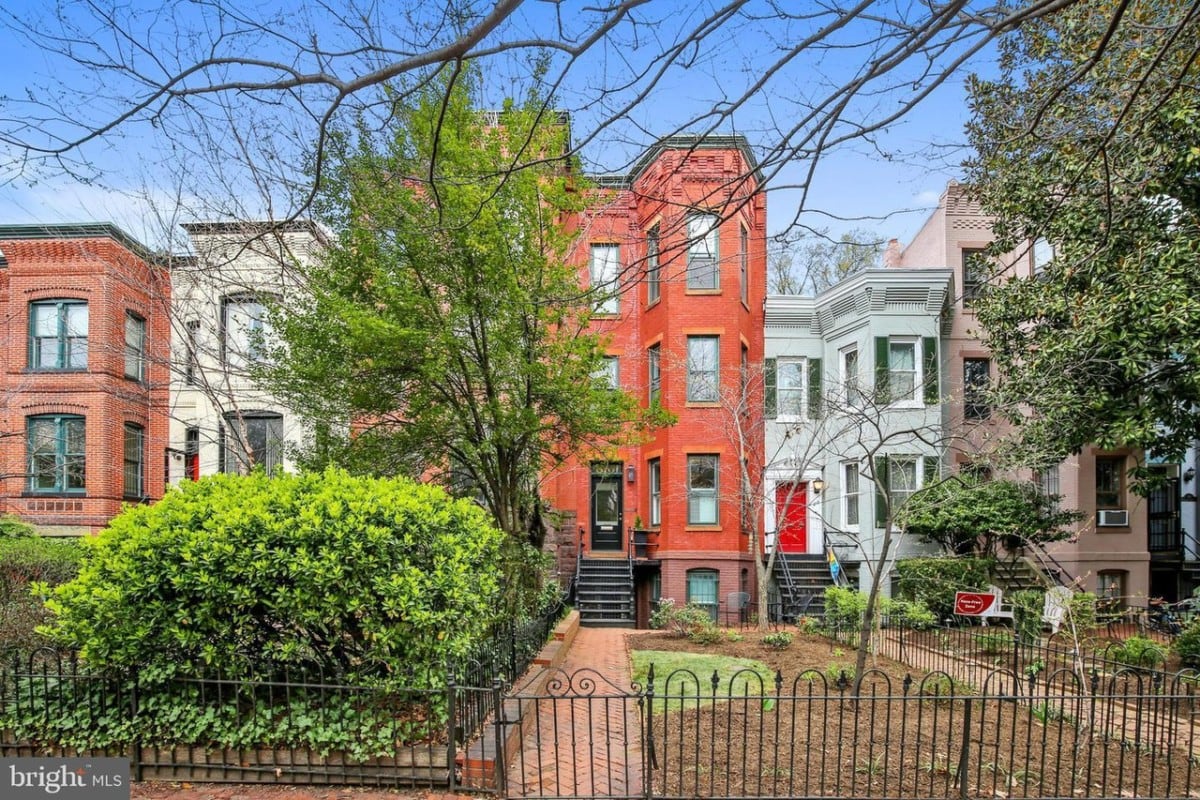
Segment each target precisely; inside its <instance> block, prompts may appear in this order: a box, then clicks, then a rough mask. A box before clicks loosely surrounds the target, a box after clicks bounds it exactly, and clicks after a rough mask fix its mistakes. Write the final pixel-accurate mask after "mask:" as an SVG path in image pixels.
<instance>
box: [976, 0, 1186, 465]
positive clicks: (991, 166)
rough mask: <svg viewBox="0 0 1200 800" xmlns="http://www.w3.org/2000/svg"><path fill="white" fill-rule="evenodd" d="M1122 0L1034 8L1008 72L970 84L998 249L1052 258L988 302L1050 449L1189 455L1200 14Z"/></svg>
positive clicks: (1027, 424)
mask: <svg viewBox="0 0 1200 800" xmlns="http://www.w3.org/2000/svg"><path fill="white" fill-rule="evenodd" d="M1110 5H1112V4H1109V3H1075V4H1071V5H1070V6H1069V7H1067V8H1065V9H1063V10H1061V11H1059V12H1057V13H1055V14H1050V15H1045V16H1042V17H1039V18H1037V19H1034V20H1030V21H1029V22H1028V23H1027V24H1025V25H1023V26H1021V28H1020V29H1019V30H1017V31H1015V32H1014V33H1012V34H1010V35H1009V37H1007V38H1006V39H1005V40H1004V46H1003V50H1002V71H1001V75H1000V76H999V78H997V79H996V80H993V81H984V80H978V79H975V80H973V81H972V83H971V98H972V104H973V112H974V118H973V121H972V123H971V124H970V126H969V135H970V138H971V142H972V144H973V145H974V147H975V149H976V151H977V153H978V155H977V157H976V158H975V159H974V160H973V161H972V162H971V163H970V164H969V165H968V178H969V181H970V182H971V183H972V184H973V185H974V189H975V192H976V193H977V195H978V197H979V199H980V201H981V202H982V205H983V208H984V209H985V211H987V212H988V213H990V214H993V215H995V227H994V229H995V232H996V235H997V241H996V244H995V247H994V249H995V250H996V252H998V253H999V252H1007V251H1011V250H1017V251H1020V252H1022V253H1024V252H1026V251H1027V249H1028V248H1030V247H1031V243H1033V242H1036V243H1037V244H1038V247H1037V248H1035V250H1034V255H1035V256H1038V255H1041V254H1042V253H1045V254H1049V253H1050V252H1051V250H1050V248H1052V253H1053V260H1051V261H1050V262H1049V263H1048V264H1046V265H1045V268H1044V271H1042V272H1041V273H1040V275H1038V276H1037V278H1036V279H1024V280H1008V281H1007V282H1003V283H998V285H996V286H995V287H994V288H993V289H991V290H990V291H989V293H988V294H987V295H986V296H985V297H983V298H982V299H980V300H979V301H978V302H977V304H976V313H977V314H978V320H979V322H980V323H981V325H982V327H983V332H984V334H985V338H986V341H987V343H988V345H989V346H990V347H991V348H992V351H993V353H994V356H995V358H996V360H997V362H998V364H999V366H1000V367H1001V373H1002V374H1003V375H1005V376H1006V379H1005V381H1004V383H1003V384H1002V385H1001V387H1000V391H1001V393H1002V394H1004V395H1005V396H1006V397H1005V399H1006V400H1007V401H1016V402H1015V403H1014V402H1006V403H1004V405H1007V406H1009V407H1012V408H1018V407H1019V406H1018V405H1017V404H1024V408H1021V410H1020V411H1019V412H1016V413H1014V414H1013V415H1012V417H1013V419H1014V420H1015V421H1017V422H1019V423H1021V424H1022V425H1023V428H1024V434H1025V436H1024V441H1025V443H1026V445H1027V446H1028V447H1029V449H1031V450H1032V451H1033V452H1034V453H1035V454H1036V455H1037V456H1038V457H1039V458H1042V459H1046V460H1054V459H1057V458H1059V457H1061V456H1063V455H1066V454H1068V453H1070V452H1072V451H1077V450H1079V449H1080V448H1081V447H1082V446H1083V445H1084V444H1086V443H1088V442H1094V443H1096V444H1099V445H1100V446H1103V447H1112V446H1117V445H1130V446H1135V447H1141V448H1145V449H1147V450H1150V451H1152V452H1154V453H1156V454H1157V455H1159V456H1163V457H1177V456H1179V455H1180V454H1181V453H1182V451H1183V450H1184V449H1186V448H1187V447H1188V446H1189V445H1190V444H1191V442H1192V441H1193V440H1194V438H1195V436H1196V431H1197V429H1198V426H1200V269H1197V264H1198V263H1200V235H1198V234H1200V228H1198V227H1197V226H1198V222H1200V220H1198V218H1197V214H1198V213H1200V95H1197V93H1196V91H1195V85H1196V81H1197V79H1198V78H1200V60H1198V59H1197V45H1196V43H1197V42H1198V41H1200V15H1197V14H1196V13H1195V8H1194V7H1192V6H1191V5H1189V4H1181V3H1164V2H1155V1H1154V0H1137V1H1135V2H1132V3H1130V4H1120V5H1119V6H1116V7H1115V10H1114V8H1110ZM1047 245H1048V246H1047ZM1029 410H1032V412H1033V413H1032V414H1029V413H1027V412H1028V411H1029Z"/></svg>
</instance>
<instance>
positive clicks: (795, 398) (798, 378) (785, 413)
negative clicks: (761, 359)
mask: <svg viewBox="0 0 1200 800" xmlns="http://www.w3.org/2000/svg"><path fill="white" fill-rule="evenodd" d="M806 372H807V370H806V359H804V358H787V357H781V358H778V359H776V360H775V402H776V415H777V416H779V417H790V418H794V419H799V418H800V417H802V416H803V415H804V397H805V382H804V377H805V373H806Z"/></svg>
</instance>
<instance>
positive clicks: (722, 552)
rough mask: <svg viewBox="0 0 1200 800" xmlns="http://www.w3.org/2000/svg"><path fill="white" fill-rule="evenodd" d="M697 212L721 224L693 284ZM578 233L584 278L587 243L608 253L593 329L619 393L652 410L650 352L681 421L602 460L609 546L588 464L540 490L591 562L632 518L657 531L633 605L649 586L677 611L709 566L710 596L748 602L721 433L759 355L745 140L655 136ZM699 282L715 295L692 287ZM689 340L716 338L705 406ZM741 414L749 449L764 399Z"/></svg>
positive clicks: (735, 451) (761, 247)
mask: <svg viewBox="0 0 1200 800" xmlns="http://www.w3.org/2000/svg"><path fill="white" fill-rule="evenodd" d="M697 214H711V215H712V218H715V219H717V220H719V223H718V227H717V234H716V242H715V244H716V249H717V252H716V254H715V265H716V266H715V269H716V273H715V279H714V276H713V275H712V274H711V273H710V274H708V275H707V276H706V277H704V278H703V279H701V280H694V281H693V282H692V285H691V286H689V278H688V264H689V253H688V249H689V243H690V242H692V243H694V242H695V241H696V238H697V237H696V236H695V235H694V234H695V230H693V235H690V236H689V230H688V225H689V219H691V218H693V217H694V216H695V215H697ZM578 227H579V230H580V236H579V240H578V244H577V246H576V247H577V249H576V252H575V253H574V256H573V258H574V261H575V263H577V264H579V267H580V270H581V271H582V273H583V275H584V276H585V278H586V277H588V276H589V275H590V264H591V260H592V249H593V246H594V245H600V246H604V245H616V247H617V248H618V252H619V265H620V272H619V276H620V277H619V286H620V292H619V299H618V301H617V304H616V305H617V307H616V309H615V313H613V314H612V315H611V316H606V317H602V318H600V319H597V321H596V322H595V323H594V324H595V327H596V329H597V330H599V331H600V332H602V333H604V334H606V335H607V336H609V337H610V340H609V348H608V352H609V354H610V355H612V356H616V357H617V358H618V365H619V366H618V373H619V382H620V385H621V387H622V388H624V389H625V390H627V391H629V392H631V393H633V394H634V395H635V396H636V397H637V398H639V399H640V401H641V402H642V404H643V405H648V403H649V402H650V401H649V390H650V387H649V381H650V378H649V369H650V367H649V358H650V356H649V352H650V349H651V348H654V347H657V349H658V354H659V355H658V358H659V365H660V376H661V399H660V402H661V404H662V406H663V407H664V408H665V409H666V410H668V411H670V412H672V413H673V414H675V416H676V417H677V422H676V423H675V424H674V425H672V426H670V427H666V428H662V429H660V430H658V431H656V432H654V433H653V435H652V436H650V438H649V439H648V440H647V441H645V442H643V443H642V444H640V445H637V446H631V447H622V448H619V449H617V450H615V451H614V452H613V453H610V454H606V456H605V460H606V462H607V463H609V464H614V465H616V467H618V468H619V471H617V470H614V472H615V474H616V475H617V478H618V480H619V485H620V502H621V510H622V513H621V516H620V524H619V525H618V526H617V527H618V528H619V530H617V531H615V532H607V533H608V534H609V536H610V540H609V541H608V542H604V541H601V540H603V538H604V536H603V535H601V537H600V539H599V540H598V539H597V537H596V534H597V531H596V530H594V529H595V528H596V527H597V526H595V525H594V524H593V515H592V512H593V508H592V503H591V500H590V498H591V486H592V480H593V477H592V472H593V471H592V466H591V464H589V463H585V462H582V461H578V462H574V463H570V464H568V465H567V466H566V467H565V468H564V469H562V470H560V471H559V472H557V473H556V474H555V475H553V476H549V477H548V480H547V482H546V485H545V494H546V496H547V498H548V499H549V500H550V501H551V504H552V506H553V507H554V508H556V509H559V510H570V511H573V512H575V513H576V515H577V519H578V525H579V526H580V528H581V529H582V531H583V534H584V547H585V551H586V552H588V553H590V554H596V555H600V554H602V553H603V552H604V551H605V550H607V551H608V553H609V554H612V555H621V554H623V553H625V552H626V551H627V550H628V548H629V547H630V537H631V534H632V530H633V528H634V527H635V525H636V524H637V523H638V522H640V523H641V526H642V527H643V528H648V529H651V530H652V531H653V533H652V534H651V536H652V538H651V542H652V543H653V545H654V547H653V549H652V553H651V555H652V557H651V559H650V561H651V565H650V566H651V568H650V569H639V571H638V576H639V583H640V584H641V585H640V586H639V590H638V591H639V596H642V597H645V596H646V594H647V593H648V592H649V591H651V587H654V588H655V589H657V590H658V591H659V592H660V594H661V596H662V597H673V598H676V599H677V600H678V601H679V602H681V603H682V602H683V601H684V599H685V598H686V596H687V572H688V570H691V569H710V570H716V571H717V572H718V574H719V582H718V587H717V592H718V596H719V597H720V598H724V597H725V596H726V595H727V594H728V593H730V592H735V591H748V592H753V591H754V575H755V570H754V559H753V556H752V555H751V553H750V552H749V542H750V539H749V535H748V532H747V531H746V530H744V529H743V525H742V521H741V513H742V512H741V502H740V492H739V490H738V487H739V486H740V479H739V470H738V468H737V464H738V458H739V455H740V454H739V446H738V444H737V438H736V437H735V436H732V435H731V420H732V414H734V413H735V411H734V408H733V405H732V404H733V403H734V402H735V401H734V399H733V398H736V397H737V396H738V395H739V393H740V385H741V380H742V371H743V362H744V363H745V364H747V365H753V364H761V362H762V357H763V333H762V331H763V299H764V297H765V295H766V198H765V195H764V194H763V192H761V191H760V188H759V184H758V182H757V172H756V164H755V162H754V159H753V156H752V155H751V154H750V152H749V149H748V148H747V146H746V143H745V141H744V140H743V139H741V137H706V138H698V137H672V138H670V139H666V140H663V141H661V142H659V143H658V144H656V145H655V146H654V147H652V148H651V149H650V150H649V151H648V152H647V153H646V154H645V155H644V156H643V157H642V159H641V160H640V161H639V162H638V163H637V165H636V166H635V167H634V170H633V172H632V173H631V174H630V175H629V176H628V177H626V178H624V179H621V180H605V181H603V182H602V184H601V188H600V189H599V190H597V192H596V197H595V200H594V202H593V203H592V205H591V209H590V210H589V211H588V212H587V213H585V214H584V215H583V216H582V218H581V219H580V220H579V222H578ZM655 231H656V232H657V234H658V239H657V241H658V253H659V257H658V265H659V276H660V279H659V281H658V282H657V289H658V296H657V297H654V296H653V293H654V281H653V277H652V276H651V275H649V274H648V272H649V270H648V265H649V264H650V263H651V258H650V257H649V249H650V247H651V244H650V237H651V236H652V235H653V233H654V232H655ZM699 274H700V273H699V272H697V273H696V275H699ZM705 282H707V283H708V284H709V285H710V286H711V288H710V287H709V286H705V287H704V288H698V287H697V286H696V285H695V284H697V283H701V284H703V283H705ZM743 282H744V288H743ZM714 284H715V285H714ZM689 337H713V338H715V340H716V349H717V359H718V360H717V379H718V384H717V387H716V388H717V391H716V397H717V399H716V400H715V401H695V400H691V401H689V399H688V388H687V387H688V339H689ZM749 407H750V408H751V409H754V410H753V412H752V415H751V418H749V419H744V422H743V428H744V430H746V431H750V432H754V434H755V438H754V440H753V444H752V445H751V446H753V447H761V437H760V432H761V429H762V420H761V413H760V411H759V410H760V409H761V402H751V403H750V404H749ZM714 455H715V456H717V457H718V467H719V469H718V478H717V487H716V490H715V492H714V494H715V496H716V497H715V501H716V518H715V522H714V523H711V524H689V522H688V461H689V457H690V456H714ZM655 459H657V460H658V463H659V464H660V465H661V518H660V520H659V521H658V524H653V523H652V520H651V513H650V503H651V500H650V482H649V474H650V463H651V461H653V460H655ZM754 460H755V461H758V460H760V459H757V458H756V459H754ZM631 468H632V471H631ZM610 469H613V468H611V467H610ZM602 533H604V532H602ZM598 545H600V546H598ZM653 562H657V563H656V564H655V563H653ZM743 573H744V576H743Z"/></svg>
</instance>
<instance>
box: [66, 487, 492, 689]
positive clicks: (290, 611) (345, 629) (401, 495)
mask: <svg viewBox="0 0 1200 800" xmlns="http://www.w3.org/2000/svg"><path fill="white" fill-rule="evenodd" d="M506 541H507V540H506V538H505V536H504V534H503V533H501V532H500V531H499V530H497V529H496V528H495V527H494V526H492V524H491V522H490V520H488V518H487V514H486V513H485V512H484V511H483V510H482V509H480V508H478V507H476V506H475V505H474V504H473V503H471V502H469V501H467V500H453V499H451V498H450V497H449V496H448V495H447V494H446V493H445V492H444V491H443V490H442V489H440V488H438V487H434V486H428V485H422V484H417V483H414V482H412V481H408V480H404V479H380V478H375V479H371V478H356V477H353V476H351V475H349V474H347V473H345V472H342V471H339V470H333V469H330V470H327V471H326V472H324V473H310V474H305V475H278V476H274V477H268V476H267V475H265V474H264V473H262V472H256V473H254V474H252V475H248V476H233V475H214V476H211V477H207V478H204V479H202V480H199V481H195V482H192V481H185V482H184V483H183V484H182V485H180V487H179V488H178V489H175V490H172V491H170V492H167V494H166V496H165V497H164V498H163V499H162V500H161V501H159V502H158V503H155V504H154V505H152V506H133V507H130V508H129V509H127V510H126V511H124V512H123V513H122V514H120V515H119V516H118V517H116V518H115V519H114V520H113V521H112V523H111V525H110V526H109V527H108V528H107V529H106V530H105V531H104V532H103V533H101V534H100V535H99V536H96V537H94V538H89V539H88V540H86V541H85V542H84V546H85V547H86V549H87V551H88V553H87V557H86V559H85V561H84V564H83V565H82V567H81V568H80V571H79V575H78V577H77V578H75V579H74V580H72V581H70V582H68V583H65V584H63V585H61V586H59V587H58V588H57V589H55V590H54V591H53V592H52V594H51V597H50V600H49V601H48V602H47V606H48V607H49V609H50V610H51V612H52V613H53V614H54V620H53V623H52V624H51V625H50V626H49V628H48V629H46V631H45V632H46V633H48V634H49V635H50V636H51V637H52V638H53V639H54V641H55V642H56V643H57V644H60V645H62V646H64V647H67V648H70V649H73V650H78V651H79V652H80V654H81V655H82V657H83V658H84V659H85V660H86V661H87V662H88V663H89V664H90V665H91V666H93V667H97V668H100V669H113V670H120V669H123V668H131V667H137V668H138V669H139V671H140V672H141V673H142V674H143V675H144V676H145V678H146V679H147V680H148V681H151V680H153V681H161V680H162V679H164V678H166V677H169V676H171V675H175V674H179V673H180V672H183V673H185V674H186V673H188V672H193V673H194V672H195V671H198V670H203V669H205V668H213V669H220V670H221V672H222V674H224V675H226V676H228V677H231V678H278V677H279V676H280V675H282V674H283V673H284V671H288V672H290V673H291V674H302V673H303V672H304V671H305V670H319V671H320V672H321V673H322V674H325V675H329V676H338V677H340V678H342V679H345V680H354V681H371V680H376V679H382V678H386V677H388V676H394V675H398V674H411V675H412V676H413V677H414V678H415V679H418V680H421V679H436V678H437V677H438V676H439V675H443V674H444V672H443V671H444V670H445V668H446V665H447V663H448V662H449V661H452V660H453V659H455V658H461V657H463V656H465V655H467V654H468V652H469V651H470V650H471V648H472V646H473V645H474V644H476V643H477V642H478V641H479V640H480V639H481V638H482V637H483V635H484V633H485V632H486V630H487V628H488V626H489V625H490V624H491V623H492V622H493V621H494V620H495V619H496V618H497V616H498V615H499V614H500V613H501V609H502V607H503V606H502V603H501V602H500V598H501V596H502V586H501V580H500V577H499V575H498V573H497V571H496V570H492V569H481V565H488V564H492V563H495V562H497V561H498V560H499V559H500V558H501V556H502V552H503V548H504V545H505V543H506Z"/></svg>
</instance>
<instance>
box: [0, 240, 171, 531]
mask: <svg viewBox="0 0 1200 800" xmlns="http://www.w3.org/2000/svg"><path fill="white" fill-rule="evenodd" d="M0 251H2V252H3V254H4V257H3V262H2V263H0V309H2V310H3V312H2V314H0V395H2V396H3V398H4V403H3V409H2V410H0V433H2V435H3V442H4V446H3V449H2V451H0V479H2V480H0V510H2V511H3V512H4V513H10V514H15V515H17V516H20V517H22V518H23V519H25V520H26V521H28V522H31V523H33V524H34V525H37V526H38V527H39V528H41V529H42V530H43V531H45V532H50V533H72V534H78V533H87V532H93V531H96V530H99V529H100V528H102V527H104V526H105V525H106V524H107V523H108V521H109V520H110V519H111V518H112V517H113V516H114V515H115V514H117V513H118V512H119V511H120V509H121V507H122V506H123V505H124V504H125V503H127V502H138V501H143V500H151V501H152V500H155V499H158V498H160V497H162V493H163V485H164V469H165V466H164V464H165V451H166V446H167V435H168V434H167V424H168V423H167V408H168V385H169V378H170V361H169V358H170V321H169V316H168V312H167V309H168V304H169V301H170V280H169V277H168V274H167V271H166V269H165V268H164V267H162V266H161V265H158V264H156V263H154V260H153V259H152V258H151V256H150V254H149V253H148V251H147V250H146V249H145V248H144V247H142V246H141V245H139V244H138V243H137V242H135V241H133V240H132V239H130V238H129V237H128V236H126V235H125V234H124V233H122V232H121V231H120V230H118V229H116V228H114V227H112V226H108V225H86V226H10V227H3V228H0ZM48 301H69V303H70V304H76V305H78V304H83V303H86V306H87V330H86V353H87V355H86V366H83V365H82V364H81V363H78V364H75V365H68V366H67V367H66V368H61V367H38V366H37V364H36V363H35V356H34V349H33V346H32V344H31V342H32V338H31V337H32V336H33V334H32V332H31V328H30V325H31V318H30V316H31V309H32V308H34V304H39V303H41V304H46V303H48ZM46 307H47V306H39V309H44V308H46ZM39 313H40V314H43V315H46V314H49V313H50V312H48V311H45V310H40V311H39ZM129 315H133V316H134V317H135V318H136V319H138V320H141V321H143V322H144V366H143V367H142V368H141V370H140V371H142V375H141V376H140V377H127V376H126V374H125V373H126V344H125V341H126V319H127V316H129ZM73 333H77V332H73ZM64 335H70V334H64ZM51 338H52V337H51ZM60 338H61V335H60ZM60 344H61V342H55V341H50V342H49V343H48V345H47V347H48V348H50V350H51V351H53V348H54V347H56V346H59V345H60ZM41 359H42V360H43V361H50V360H52V359H51V358H50V357H47V356H42V357H41ZM135 363H136V358H135ZM134 371H135V372H137V371H139V370H138V369H136V368H135V370H134ZM30 418H39V419H40V420H43V422H39V423H36V424H39V425H45V426H46V427H45V428H44V429H45V430H55V431H60V430H61V429H62V428H61V427H55V426H57V425H61V423H57V422H51V421H50V420H55V419H67V420H75V419H78V418H82V420H83V424H82V425H83V431H84V452H83V463H84V475H83V478H82V481H81V482H82V486H81V487H74V486H72V487H70V488H64V487H65V484H64V487H55V488H46V487H42V488H38V487H36V486H35V485H34V478H33V477H32V475H31V469H32V467H31V459H30V443H29V431H30V424H31V423H30ZM126 425H133V426H136V427H137V428H139V429H140V430H141V432H142V447H141V471H142V486H141V487H140V491H135V490H132V489H131V492H132V493H127V490H126V488H127V487H126V486H125V480H124V477H125V471H124V466H125V461H124V454H125V438H126ZM53 446H54V443H53V442H51V447H52V448H53ZM62 447H66V445H62ZM131 452H132V451H131ZM56 469H57V468H51V467H45V466H44V462H43V468H42V474H43V476H44V479H45V480H51V479H52V478H51V477H50V476H51V475H52V474H57V473H55V470H56ZM131 471H132V472H136V470H131ZM71 480H72V481H74V480H76V479H71ZM135 495H136V496H135Z"/></svg>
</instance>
